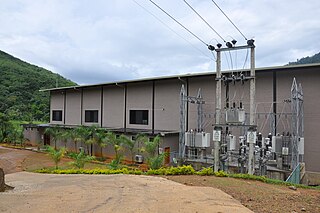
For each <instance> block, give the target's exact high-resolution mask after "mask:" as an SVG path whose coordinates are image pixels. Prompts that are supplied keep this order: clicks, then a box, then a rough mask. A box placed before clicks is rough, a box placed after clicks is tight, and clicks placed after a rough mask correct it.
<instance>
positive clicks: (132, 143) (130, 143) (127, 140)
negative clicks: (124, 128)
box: [119, 135, 136, 164]
mask: <svg viewBox="0 0 320 213" xmlns="http://www.w3.org/2000/svg"><path fill="white" fill-rule="evenodd" d="M119 139H120V140H121V141H122V143H123V144H124V145H125V146H126V147H127V148H128V149H129V151H130V154H131V162H132V164H133V163H134V154H135V144H136V140H131V139H130V138H128V137H127V136H125V135H121V136H120V138H119Z"/></svg>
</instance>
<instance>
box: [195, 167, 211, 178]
mask: <svg viewBox="0 0 320 213" xmlns="http://www.w3.org/2000/svg"><path fill="white" fill-rule="evenodd" d="M196 174H197V175H201V176H210V175H214V172H213V169H212V167H208V168H202V170H200V171H198V172H197V173H196Z"/></svg>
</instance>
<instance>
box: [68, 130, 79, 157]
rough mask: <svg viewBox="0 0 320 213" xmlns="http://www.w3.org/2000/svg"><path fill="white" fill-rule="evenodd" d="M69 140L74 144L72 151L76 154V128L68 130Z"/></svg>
mask: <svg viewBox="0 0 320 213" xmlns="http://www.w3.org/2000/svg"><path fill="white" fill-rule="evenodd" d="M69 138H70V139H71V141H72V142H73V144H74V151H75V152H76V153H77V152H78V147H77V142H78V140H77V139H78V132H77V128H74V129H70V130H69Z"/></svg>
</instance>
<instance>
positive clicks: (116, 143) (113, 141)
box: [106, 132, 123, 165]
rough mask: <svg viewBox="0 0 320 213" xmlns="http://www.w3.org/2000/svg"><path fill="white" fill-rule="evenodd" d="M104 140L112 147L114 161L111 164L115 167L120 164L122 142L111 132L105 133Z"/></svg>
mask: <svg viewBox="0 0 320 213" xmlns="http://www.w3.org/2000/svg"><path fill="white" fill-rule="evenodd" d="M120 137H121V136H120ZM106 139H107V140H106V141H107V143H108V144H110V145H111V146H112V147H113V150H114V153H115V159H114V160H113V162H112V163H113V164H115V165H119V164H120V163H121V158H122V153H121V151H122V143H123V141H121V140H120V138H117V136H116V134H114V133H113V132H107V135H106Z"/></svg>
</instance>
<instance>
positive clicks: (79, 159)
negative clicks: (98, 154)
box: [69, 149, 95, 169]
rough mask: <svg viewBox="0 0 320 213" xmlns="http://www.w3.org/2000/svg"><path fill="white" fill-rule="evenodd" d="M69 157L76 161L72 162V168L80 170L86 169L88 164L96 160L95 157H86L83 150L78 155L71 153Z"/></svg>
mask: <svg viewBox="0 0 320 213" xmlns="http://www.w3.org/2000/svg"><path fill="white" fill-rule="evenodd" d="M69 156H70V157H71V158H73V159H74V161H73V162H70V164H71V165H72V166H75V167H77V168H78V169H82V168H84V165H85V164H86V163H87V162H90V161H92V160H94V159H95V157H94V156H89V155H86V154H85V153H84V151H83V149H81V151H80V152H79V153H78V154H77V153H70V154H69Z"/></svg>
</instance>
